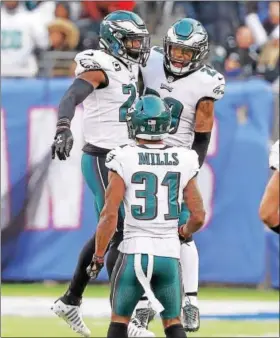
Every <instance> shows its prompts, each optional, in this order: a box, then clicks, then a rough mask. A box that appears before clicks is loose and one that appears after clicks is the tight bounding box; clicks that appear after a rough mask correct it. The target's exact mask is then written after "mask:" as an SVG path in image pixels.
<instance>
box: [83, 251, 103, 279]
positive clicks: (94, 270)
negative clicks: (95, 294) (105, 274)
mask: <svg viewBox="0 0 280 338" xmlns="http://www.w3.org/2000/svg"><path fill="white" fill-rule="evenodd" d="M103 266H104V257H98V256H95V255H93V257H92V261H91V263H90V265H89V266H88V267H87V269H86V270H87V274H88V276H89V277H90V278H91V279H92V280H94V279H96V278H97V276H98V275H99V272H100V271H101V270H102V268H103Z"/></svg>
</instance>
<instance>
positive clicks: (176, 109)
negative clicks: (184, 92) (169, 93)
mask: <svg viewBox="0 0 280 338" xmlns="http://www.w3.org/2000/svg"><path fill="white" fill-rule="evenodd" d="M163 101H164V102H165V103H166V104H167V105H168V106H169V108H170V110H171V116H172V120H171V126H170V132H169V134H176V133H177V130H178V127H179V123H180V118H181V115H182V112H183V109H184V106H183V105H182V103H181V102H180V101H178V100H175V99H173V98H172V97H166V98H164V99H163Z"/></svg>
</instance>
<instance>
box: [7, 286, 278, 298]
mask: <svg viewBox="0 0 280 338" xmlns="http://www.w3.org/2000/svg"><path fill="white" fill-rule="evenodd" d="M66 289H67V284H46V283H45V284H40V283H35V284H2V286H1V294H2V296H29V297H31V296H50V297H58V296H60V295H62V294H63V293H64V292H65V291H66ZM109 293H110V288H109V286H108V285H107V284H101V285H89V286H88V287H87V289H86V292H85V297H94V298H104V297H109ZM199 299H205V300H207V299H209V300H214V299H215V300H218V299H237V300H259V301H262V300H263V301H270V300H271V301H273V300H274V301H277V300H279V291H275V290H257V289H246V288H223V287H220V288H209V287H202V288H200V290H199Z"/></svg>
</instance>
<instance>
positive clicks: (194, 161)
mask: <svg viewBox="0 0 280 338" xmlns="http://www.w3.org/2000/svg"><path fill="white" fill-rule="evenodd" d="M179 150H180V153H181V160H182V163H183V168H184V170H187V171H188V176H189V180H191V179H192V178H193V177H194V176H195V175H196V174H197V173H198V172H199V161H198V154H197V152H196V151H195V150H192V149H188V148H184V147H183V148H181V147H180V148H179Z"/></svg>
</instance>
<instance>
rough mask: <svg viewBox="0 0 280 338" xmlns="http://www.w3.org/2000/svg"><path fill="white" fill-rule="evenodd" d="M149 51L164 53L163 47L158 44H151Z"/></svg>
mask: <svg viewBox="0 0 280 338" xmlns="http://www.w3.org/2000/svg"><path fill="white" fill-rule="evenodd" d="M151 52H155V53H159V54H162V55H163V54H164V49H163V48H162V47H159V46H153V47H152V48H151Z"/></svg>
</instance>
